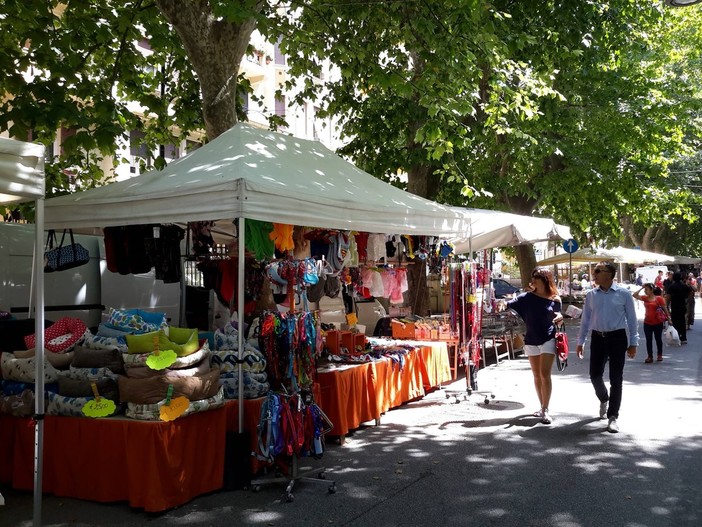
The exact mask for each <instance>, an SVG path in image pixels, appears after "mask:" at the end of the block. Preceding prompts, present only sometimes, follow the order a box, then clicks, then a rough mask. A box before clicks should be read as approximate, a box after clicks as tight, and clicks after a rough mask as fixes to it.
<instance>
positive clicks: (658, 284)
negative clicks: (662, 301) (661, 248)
mask: <svg viewBox="0 0 702 527" xmlns="http://www.w3.org/2000/svg"><path fill="white" fill-rule="evenodd" d="M664 279H665V277H664V276H663V271H658V276H656V279H655V280H654V281H653V287H658V288H659V289H660V290H661V291H662V290H663V280H664Z"/></svg>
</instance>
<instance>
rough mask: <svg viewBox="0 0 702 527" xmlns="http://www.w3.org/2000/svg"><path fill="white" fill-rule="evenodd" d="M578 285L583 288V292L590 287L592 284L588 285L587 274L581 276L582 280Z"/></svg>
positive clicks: (588, 278)
mask: <svg viewBox="0 0 702 527" xmlns="http://www.w3.org/2000/svg"><path fill="white" fill-rule="evenodd" d="M580 285H581V287H582V288H583V291H587V290H588V289H590V288H591V287H592V284H590V277H589V276H588V275H587V274H583V279H582V281H581V282H580Z"/></svg>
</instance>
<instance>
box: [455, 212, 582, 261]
mask: <svg viewBox="0 0 702 527" xmlns="http://www.w3.org/2000/svg"><path fill="white" fill-rule="evenodd" d="M455 208H457V207H455ZM460 210H463V211H466V212H467V214H468V215H469V216H470V218H471V220H472V222H471V225H470V231H469V232H468V233H465V235H464V236H463V237H460V238H454V239H451V240H449V241H450V243H451V244H453V246H454V252H455V253H456V254H461V253H466V252H469V251H479V250H482V249H492V248H494V247H512V246H514V245H522V244H532V243H537V242H542V241H547V240H559V239H560V240H567V239H568V238H570V237H571V235H570V228H569V227H566V226H565V225H559V224H557V223H556V222H554V221H553V219H551V218H535V217H533V216H524V215H520V214H512V213H511V212H502V211H498V210H481V209H464V208H460Z"/></svg>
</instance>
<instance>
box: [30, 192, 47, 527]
mask: <svg viewBox="0 0 702 527" xmlns="http://www.w3.org/2000/svg"><path fill="white" fill-rule="evenodd" d="M34 229H35V236H34V259H33V260H34V262H33V265H32V267H33V269H32V271H33V275H34V284H35V288H34V294H35V297H36V299H35V302H34V306H35V311H34V333H35V335H36V342H35V344H36V347H35V348H34V349H35V351H34V364H35V385H34V420H35V423H36V424H35V425H34V516H33V525H34V526H35V527H38V526H39V525H41V499H42V488H43V486H42V464H43V458H44V265H43V262H44V198H40V199H38V200H37V201H36V223H35V224H34Z"/></svg>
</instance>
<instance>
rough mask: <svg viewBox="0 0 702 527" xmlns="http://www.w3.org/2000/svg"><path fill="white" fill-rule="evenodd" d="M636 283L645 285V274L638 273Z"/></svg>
mask: <svg viewBox="0 0 702 527" xmlns="http://www.w3.org/2000/svg"><path fill="white" fill-rule="evenodd" d="M635 283H636V285H638V286H639V287H643V285H644V283H643V275H642V274H637V275H636V282H635Z"/></svg>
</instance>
